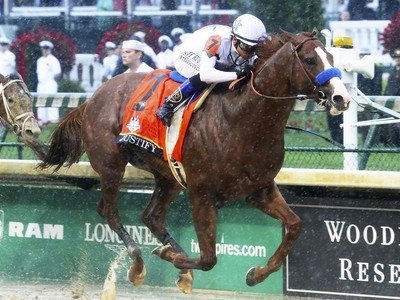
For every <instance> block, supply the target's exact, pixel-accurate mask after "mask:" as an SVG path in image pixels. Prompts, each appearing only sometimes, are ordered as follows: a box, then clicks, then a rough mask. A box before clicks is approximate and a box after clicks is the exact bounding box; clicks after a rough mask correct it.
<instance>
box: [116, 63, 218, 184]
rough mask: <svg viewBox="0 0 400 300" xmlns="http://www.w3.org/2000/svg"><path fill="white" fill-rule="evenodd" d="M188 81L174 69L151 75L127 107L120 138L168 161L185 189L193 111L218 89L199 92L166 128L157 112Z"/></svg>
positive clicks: (119, 139) (119, 142) (148, 75)
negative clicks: (186, 151) (185, 153)
mask: <svg viewBox="0 0 400 300" xmlns="http://www.w3.org/2000/svg"><path fill="white" fill-rule="evenodd" d="M184 80H186V78H185V77H183V76H182V75H180V74H179V73H178V72H176V71H171V70H164V69H157V70H154V71H152V72H150V73H148V74H147V75H146V77H145V78H144V79H143V80H142V82H141V83H140V84H139V86H138V88H137V89H136V91H135V92H134V93H133V95H132V96H131V98H130V100H129V102H128V105H127V106H126V108H125V112H124V118H123V124H122V130H121V132H120V134H119V135H118V137H117V138H116V143H118V144H131V145H134V146H136V147H139V148H141V149H143V150H146V151H148V152H150V153H152V154H154V155H156V156H158V157H160V158H163V159H164V160H167V161H168V162H169V164H170V167H171V171H172V173H173V174H174V176H175V177H176V178H177V180H178V182H179V183H180V184H181V185H182V186H185V183H184V181H185V178H186V176H185V175H184V171H183V166H182V164H181V162H182V145H183V140H184V137H185V133H186V130H187V128H188V126H189V121H190V119H191V116H192V114H193V112H194V111H195V110H197V109H198V108H199V107H200V106H201V104H202V103H203V102H204V100H205V99H206V97H207V95H208V94H209V93H210V92H211V90H212V89H213V88H214V86H215V84H214V85H211V86H210V87H208V88H207V89H206V90H203V91H198V92H196V94H195V95H194V97H191V99H190V100H189V101H187V103H186V105H184V106H182V107H181V108H180V109H179V110H178V111H177V112H175V114H174V116H173V119H172V125H171V126H170V127H166V126H164V125H163V124H162V123H161V121H160V120H159V119H158V118H157V116H156V115H155V111H156V110H157V109H158V107H160V106H161V104H162V103H164V101H165V100H164V99H165V98H166V97H167V96H169V95H170V94H171V93H172V92H173V91H175V89H176V88H177V87H178V86H179V85H180V84H181V83H182V82H183V81H184ZM180 170H182V171H180ZM182 179H183V181H182Z"/></svg>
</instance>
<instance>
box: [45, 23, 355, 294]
mask: <svg viewBox="0 0 400 300" xmlns="http://www.w3.org/2000/svg"><path fill="white" fill-rule="evenodd" d="M317 33H318V32H317V31H316V30H314V31H313V32H312V33H301V34H297V35H295V34H292V33H288V32H284V31H283V36H282V37H281V38H280V37H279V36H278V35H274V36H272V37H271V39H270V40H267V41H265V42H263V43H260V44H259V45H258V46H257V55H258V59H257V62H256V65H255V69H254V78H252V79H251V80H250V82H249V83H246V84H242V85H241V86H240V87H238V88H236V90H234V91H228V90H227V89H222V90H221V89H219V90H214V91H213V92H212V93H211V94H210V95H209V97H208V99H207V100H206V102H205V103H204V104H203V106H202V107H201V108H200V109H199V110H198V111H197V112H196V113H195V114H194V115H193V117H192V120H191V123H190V125H189V128H188V131H187V135H186V137H185V141H184V144H183V149H182V156H183V166H184V169H185V173H186V179H187V182H186V183H187V190H188V195H189V197H190V206H191V209H192V217H193V224H194V227H195V231H196V234H197V238H198V242H199V247H200V257H199V258H191V257H188V255H187V254H186V253H185V251H184V250H183V249H182V248H181V246H180V245H179V244H178V242H177V241H176V240H175V239H174V238H173V237H172V236H171V235H170V233H169V232H168V230H167V228H166V227H165V224H164V221H165V218H166V214H167V211H168V208H169V206H170V204H171V203H172V201H173V200H174V199H175V198H176V197H177V196H178V194H179V192H180V191H181V190H182V187H181V185H180V184H179V183H178V182H177V181H176V180H175V178H174V176H173V174H172V172H171V170H170V168H169V165H168V162H166V161H164V160H162V159H160V158H158V157H155V156H154V155H152V154H150V153H148V152H145V151H144V150H142V149H141V148H139V147H136V146H134V145H130V144H127V145H120V144H116V143H115V139H116V137H117V136H118V134H119V133H120V131H121V126H122V118H123V114H124V110H125V106H126V105H127V102H128V100H129V98H130V97H131V95H132V93H133V91H134V90H135V89H137V88H140V86H139V83H140V81H141V80H142V79H143V77H144V76H145V75H142V74H123V75H120V76H117V77H115V78H113V79H111V80H109V81H107V82H106V83H105V84H104V85H103V86H101V87H100V88H99V89H98V90H97V91H96V92H95V93H94V95H93V96H92V97H91V99H90V100H89V101H87V102H85V103H84V104H83V105H81V106H80V107H78V108H76V109H75V110H74V111H72V112H71V113H70V114H69V115H67V116H66V117H65V118H64V119H63V120H62V121H61V122H60V123H59V124H58V126H57V127H56V129H55V131H54V132H53V135H52V138H51V144H50V150H49V152H48V156H47V157H45V158H44V160H43V161H42V163H41V164H40V165H39V166H40V167H41V168H48V167H51V166H56V168H55V170H58V169H59V168H60V167H62V166H70V165H71V164H73V163H76V162H78V161H79V159H80V157H81V155H82V153H83V152H84V151H86V153H87V155H88V158H89V160H90V163H91V165H92V167H93V169H94V170H95V171H96V172H97V173H98V174H99V175H100V187H101V199H100V202H99V203H98V207H97V211H98V213H99V214H100V215H101V216H102V217H103V218H104V219H105V220H106V221H107V222H108V224H109V226H110V228H111V229H112V230H114V231H115V232H116V233H117V234H118V235H119V237H120V238H121V240H123V242H124V243H125V245H126V247H127V249H128V255H129V257H130V258H131V259H132V260H133V265H132V267H131V268H130V271H129V273H128V275H129V280H130V281H131V282H132V283H133V284H134V285H140V284H141V283H142V281H143V279H144V277H145V274H146V269H145V266H144V262H143V260H142V257H141V251H140V249H139V247H138V245H137V244H136V243H135V242H134V241H133V239H132V237H131V236H130V235H129V234H128V232H127V231H126V230H125V229H124V227H123V224H122V222H121V219H120V216H119V214H118V207H117V194H118V191H119V189H120V184H121V181H122V178H123V176H124V172H125V167H126V165H127V164H128V163H131V164H132V165H134V166H136V167H138V168H141V169H144V170H147V171H149V172H151V173H152V174H153V175H154V180H155V187H154V193H153V195H152V197H151V200H150V202H149V204H148V206H147V207H146V209H145V211H144V212H143V214H142V216H141V218H142V220H143V222H144V224H145V225H146V226H147V227H148V228H149V229H150V230H151V232H152V233H153V234H154V235H155V236H156V237H157V238H158V239H159V240H160V242H161V243H162V244H163V246H161V247H159V248H157V249H155V250H154V251H153V253H154V254H157V255H158V256H159V257H161V258H162V259H164V260H167V261H169V262H171V263H173V264H174V266H175V267H177V268H178V269H180V272H179V276H178V279H177V282H176V283H177V285H178V286H179V288H180V289H181V290H182V291H183V292H185V293H189V292H190V291H191V288H192V281H193V272H192V269H200V270H204V271H207V270H210V269H212V268H213V267H214V266H215V264H216V263H217V257H216V247H215V244H216V226H217V211H218V209H220V208H222V207H223V206H224V205H225V204H227V203H229V202H231V201H235V200H237V199H245V201H246V202H247V203H248V204H250V205H252V206H254V207H255V208H257V209H259V210H261V211H262V212H264V213H266V214H268V215H270V216H271V217H273V218H277V219H279V220H280V221H281V222H282V223H283V225H284V226H285V229H286V231H285V235H284V237H283V241H282V242H281V244H280V246H279V248H278V249H277V250H276V252H275V253H274V255H273V256H272V257H271V258H270V259H269V261H268V262H267V264H266V265H265V266H264V267H254V268H251V269H250V270H249V272H248V273H247V276H246V282H247V284H248V285H250V286H253V285H255V284H257V283H260V282H262V281H263V280H265V279H266V278H267V277H268V275H270V274H271V273H272V272H275V271H277V270H278V269H279V268H280V267H281V265H282V260H283V259H284V258H285V257H286V256H287V254H288V253H289V251H290V249H291V248H292V247H293V244H294V242H295V241H296V239H297V238H298V237H299V235H300V231H301V227H302V222H301V220H300V218H299V217H298V216H297V215H296V214H295V213H294V212H293V211H292V210H291V209H290V208H289V206H288V205H287V203H286V202H285V200H284V198H283V197H282V195H281V193H280V191H279V189H278V187H277V185H276V184H275V181H274V178H275V176H276V175H277V174H278V172H279V170H280V169H281V167H282V163H283V159H284V130H285V125H286V121H287V119H288V117H289V114H290V112H291V110H292V106H293V104H294V101H295V99H296V98H298V96H297V95H298V94H305V95H306V97H308V98H313V99H315V100H316V101H318V102H320V103H322V104H324V105H326V106H327V107H329V108H330V110H331V113H340V112H341V111H344V110H346V109H347V107H348V105H349V101H350V95H349V93H348V92H347V90H346V88H345V87H344V85H343V83H342V81H341V80H340V78H339V77H340V76H341V74H340V71H339V70H338V69H336V68H333V67H332V66H333V58H332V55H331V54H329V53H328V52H327V51H326V49H325V48H324V46H323V45H322V43H321V42H320V41H319V40H318V39H317V37H316V35H317ZM318 77H322V78H325V79H324V80H322V82H321V80H318ZM318 81H319V83H317V82H318ZM318 95H319V96H322V95H324V99H322V100H321V99H319V98H318ZM303 96H304V95H303ZM82 141H83V143H82Z"/></svg>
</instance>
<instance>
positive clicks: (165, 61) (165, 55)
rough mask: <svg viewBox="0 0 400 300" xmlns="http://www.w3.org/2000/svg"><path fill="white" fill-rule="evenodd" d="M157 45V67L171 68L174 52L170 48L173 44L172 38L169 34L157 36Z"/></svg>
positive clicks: (172, 67)
mask: <svg viewBox="0 0 400 300" xmlns="http://www.w3.org/2000/svg"><path fill="white" fill-rule="evenodd" d="M158 45H159V46H160V48H161V50H160V52H159V53H158V54H157V68H158V69H170V70H173V69H174V68H175V67H174V66H175V64H174V52H172V50H171V49H170V48H171V47H172V45H173V43H172V40H171V39H170V37H169V36H167V35H162V36H160V37H159V38H158Z"/></svg>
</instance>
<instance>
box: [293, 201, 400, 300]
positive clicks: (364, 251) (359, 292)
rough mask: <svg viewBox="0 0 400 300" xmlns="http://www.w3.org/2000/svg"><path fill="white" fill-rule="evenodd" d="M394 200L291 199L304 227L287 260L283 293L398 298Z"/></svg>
mask: <svg viewBox="0 0 400 300" xmlns="http://www.w3.org/2000/svg"><path fill="white" fill-rule="evenodd" d="M399 200H400V199H399V197H397V199H396V197H394V198H391V199H379V200H378V199H374V200H371V199H365V198H364V199H340V200H339V199H337V198H319V199H318V198H314V199H307V198H303V199H302V201H297V202H296V201H294V203H293V204H292V205H291V206H292V208H293V210H294V211H295V212H296V213H297V214H299V215H300V217H301V218H302V219H303V222H304V227H303V233H302V235H301V237H300V239H299V241H298V242H297V243H296V245H295V248H294V249H293V251H292V252H291V253H290V254H289V256H288V258H287V267H286V291H287V293H288V294H300V293H302V294H303V296H304V294H309V295H316V294H321V295H322V294H323V295H329V296H330V297H334V296H336V298H337V297H340V296H346V297H347V298H348V297H349V296H354V297H358V298H359V297H365V298H373V299H400V256H399V249H400V222H399V220H400V209H399V208H398V201H399Z"/></svg>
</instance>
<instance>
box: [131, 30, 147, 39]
mask: <svg viewBox="0 0 400 300" xmlns="http://www.w3.org/2000/svg"><path fill="white" fill-rule="evenodd" d="M133 35H135V36H137V37H138V38H140V39H141V40H142V41H143V40H144V37H145V36H146V34H145V33H144V32H143V31H136V32H135V33H134V34H133Z"/></svg>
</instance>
